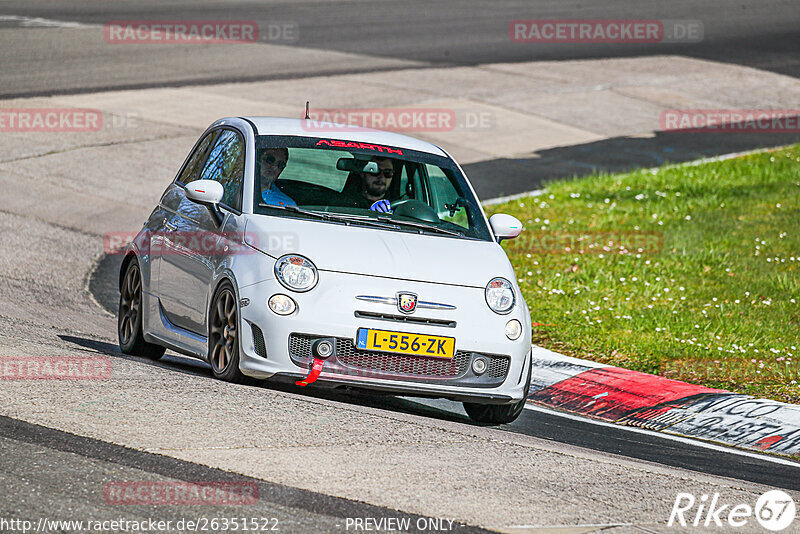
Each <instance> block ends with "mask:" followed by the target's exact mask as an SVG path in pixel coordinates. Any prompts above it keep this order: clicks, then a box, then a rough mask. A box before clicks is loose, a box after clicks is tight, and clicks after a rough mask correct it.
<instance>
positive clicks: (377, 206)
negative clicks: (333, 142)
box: [356, 157, 394, 213]
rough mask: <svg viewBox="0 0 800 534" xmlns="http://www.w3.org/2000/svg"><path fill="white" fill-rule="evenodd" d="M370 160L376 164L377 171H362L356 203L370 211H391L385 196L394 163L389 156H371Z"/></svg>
mask: <svg viewBox="0 0 800 534" xmlns="http://www.w3.org/2000/svg"><path fill="white" fill-rule="evenodd" d="M370 161H374V162H375V163H377V164H378V173H377V174H373V173H369V172H362V173H360V174H361V180H362V182H361V183H362V185H361V195H360V198H358V199H357V200H356V205H357V206H358V207H362V208H369V209H370V210H372V211H380V212H383V213H392V205H391V202H390V201H389V199H388V198H387V196H388V195H389V188H390V187H391V185H392V179H393V178H394V165H392V160H391V158H380V157H373V158H372V159H371V160H370Z"/></svg>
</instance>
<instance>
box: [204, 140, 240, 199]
mask: <svg viewBox="0 0 800 534" xmlns="http://www.w3.org/2000/svg"><path fill="white" fill-rule="evenodd" d="M243 178H244V142H243V141H242V138H241V137H240V136H239V134H238V133H236V132H234V131H233V130H222V132H221V133H220V134H219V137H217V140H216V142H215V143H214V146H213V147H212V148H211V151H210V152H209V155H208V160H207V161H206V164H205V167H203V172H202V173H201V174H200V179H201V180H215V181H217V182H219V183H221V184H222V188H223V189H224V194H223V195H222V204H225V205H226V206H229V207H231V208H233V209H235V210H239V211H241V209H242V198H241V195H240V194H239V193H240V190H241V187H242V181H243Z"/></svg>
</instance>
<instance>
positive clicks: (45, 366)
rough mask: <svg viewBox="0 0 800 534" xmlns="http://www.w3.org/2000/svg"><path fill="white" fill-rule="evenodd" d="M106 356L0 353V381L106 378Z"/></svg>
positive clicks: (109, 361)
mask: <svg viewBox="0 0 800 534" xmlns="http://www.w3.org/2000/svg"><path fill="white" fill-rule="evenodd" d="M109 378H111V359H110V358H109V357H108V356H0V380H108V379H109Z"/></svg>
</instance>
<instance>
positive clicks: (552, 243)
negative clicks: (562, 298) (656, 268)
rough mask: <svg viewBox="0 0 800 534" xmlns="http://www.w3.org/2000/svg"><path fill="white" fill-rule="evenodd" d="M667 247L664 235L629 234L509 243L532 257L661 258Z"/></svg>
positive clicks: (530, 237)
mask: <svg viewBox="0 0 800 534" xmlns="http://www.w3.org/2000/svg"><path fill="white" fill-rule="evenodd" d="M663 245H664V236H663V235H662V234H661V232H646V231H627V230H618V231H591V230H590V231H566V230H553V231H547V232H523V233H522V234H521V235H520V236H519V237H518V238H516V239H515V240H513V241H511V242H510V243H509V247H511V248H513V249H514V250H525V251H527V252H529V253H531V254H657V253H659V252H661V249H662V247H663Z"/></svg>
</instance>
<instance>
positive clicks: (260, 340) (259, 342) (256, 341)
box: [250, 324, 267, 358]
mask: <svg viewBox="0 0 800 534" xmlns="http://www.w3.org/2000/svg"><path fill="white" fill-rule="evenodd" d="M250 328H252V329H253V346H254V347H255V349H256V354H258V355H259V356H261V357H262V358H266V357H267V347H266V345H265V344H264V333H263V332H261V329H260V328H259V327H257V326H256V325H254V324H251V325H250Z"/></svg>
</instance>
